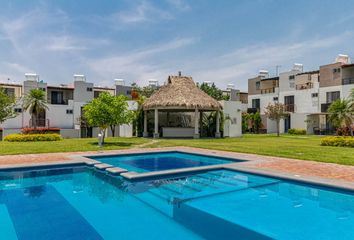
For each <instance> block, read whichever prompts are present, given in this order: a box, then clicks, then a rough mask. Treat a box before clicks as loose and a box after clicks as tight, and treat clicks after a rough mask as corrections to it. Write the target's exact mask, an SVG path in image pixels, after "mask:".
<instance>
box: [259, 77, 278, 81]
mask: <svg viewBox="0 0 354 240" xmlns="http://www.w3.org/2000/svg"><path fill="white" fill-rule="evenodd" d="M268 80H279V77H271V78H263V79H261V81H268Z"/></svg>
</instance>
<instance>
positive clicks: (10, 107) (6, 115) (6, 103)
mask: <svg viewBox="0 0 354 240" xmlns="http://www.w3.org/2000/svg"><path fill="white" fill-rule="evenodd" d="M15 104H16V99H15V97H11V96H8V95H7V94H6V93H5V90H4V89H2V88H0V123H3V122H5V121H6V120H7V119H10V118H14V117H16V115H17V114H16V113H15V111H14V107H15Z"/></svg>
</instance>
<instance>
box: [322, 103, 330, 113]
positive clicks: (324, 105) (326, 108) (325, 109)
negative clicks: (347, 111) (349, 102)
mask: <svg viewBox="0 0 354 240" xmlns="http://www.w3.org/2000/svg"><path fill="white" fill-rule="evenodd" d="M330 105H331V103H322V104H321V112H323V113H325V112H327V110H328V108H329V106H330Z"/></svg>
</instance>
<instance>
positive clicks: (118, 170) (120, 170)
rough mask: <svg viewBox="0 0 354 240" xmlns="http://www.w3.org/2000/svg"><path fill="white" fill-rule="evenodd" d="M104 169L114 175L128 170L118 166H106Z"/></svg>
mask: <svg viewBox="0 0 354 240" xmlns="http://www.w3.org/2000/svg"><path fill="white" fill-rule="evenodd" d="M106 171H107V172H109V173H112V174H114V175H119V174H121V173H124V172H128V170H127V169H124V168H119V167H112V168H106Z"/></svg>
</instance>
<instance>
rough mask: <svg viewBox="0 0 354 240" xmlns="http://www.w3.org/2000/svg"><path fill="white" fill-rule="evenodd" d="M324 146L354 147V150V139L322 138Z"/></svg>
mask: <svg viewBox="0 0 354 240" xmlns="http://www.w3.org/2000/svg"><path fill="white" fill-rule="evenodd" d="M321 145H322V146H334V147H352V148H354V137H338V136H332V137H324V138H321Z"/></svg>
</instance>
